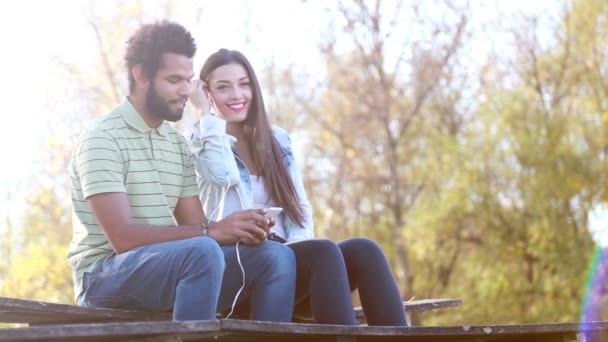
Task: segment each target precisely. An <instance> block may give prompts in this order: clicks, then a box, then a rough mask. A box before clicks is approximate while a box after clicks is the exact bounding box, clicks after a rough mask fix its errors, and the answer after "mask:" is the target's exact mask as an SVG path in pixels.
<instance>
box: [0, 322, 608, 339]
mask: <svg viewBox="0 0 608 342" xmlns="http://www.w3.org/2000/svg"><path fill="white" fill-rule="evenodd" d="M586 326H587V335H586V336H587V337H586V338H583V337H581V336H582V335H579V333H580V325H579V323H554V324H531V325H488V326H442V327H400V328H397V327H366V326H358V327H348V326H337V325H320V324H300V323H269V322H256V321H243V320H230V319H227V320H211V321H190V322H122V323H93V324H67V325H50V326H33V327H25V328H11V329H4V330H0V341H1V342H5V341H15V342H22V341H50V342H53V341H148V342H152V341H155V342H177V341H242V342H247V341H251V342H258V341H269V342H273V341H287V340H288V341H339V342H346V341H412V342H413V341H420V342H431V341H539V342H545V341H546V342H549V341H576V340H577V336H578V337H579V340H586V341H589V342H592V341H593V342H595V341H605V338H606V336H607V335H606V331H607V330H608V322H590V323H586Z"/></svg>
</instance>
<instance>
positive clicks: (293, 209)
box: [200, 49, 304, 226]
mask: <svg viewBox="0 0 608 342" xmlns="http://www.w3.org/2000/svg"><path fill="white" fill-rule="evenodd" d="M226 64H240V65H242V66H243V67H244V68H245V70H246V71H247V76H248V77H249V83H250V86H251V89H252V100H251V105H250V106H249V112H248V113H247V118H246V119H245V122H244V131H245V141H246V142H247V146H248V147H249V153H251V156H252V157H253V162H254V163H255V167H256V169H257V170H259V172H260V175H261V176H263V177H264V184H265V185H266V188H267V189H268V192H269V193H270V196H271V198H272V199H273V200H274V201H275V202H276V203H277V205H279V206H280V207H282V208H283V210H284V211H285V213H286V214H287V215H288V216H289V218H291V220H292V221H294V222H295V223H296V224H297V225H299V226H302V225H303V223H304V213H303V212H302V207H301V206H300V201H299V198H298V194H297V192H296V190H295V187H294V184H293V180H292V179H291V177H290V176H289V173H288V172H287V166H286V165H285V163H284V162H283V158H281V150H280V147H279V143H278V141H277V139H276V137H275V136H274V134H273V133H272V128H271V127H270V123H269V122H268V118H267V116H266V109H265V107H264V99H263V98H262V91H261V90H260V84H259V83H258V78H257V76H256V75H255V72H254V71H253V68H252V67H251V64H250V63H249V61H248V60H247V58H245V56H244V55H243V54H242V53H240V52H238V51H235V50H227V49H220V50H219V51H217V52H215V53H214V54H212V55H211V56H209V58H207V60H206V61H205V64H204V65H203V67H202V69H201V73H200V79H201V80H203V81H205V82H208V81H209V79H208V78H209V75H210V74H211V73H212V72H213V71H214V70H215V69H217V68H219V67H221V66H223V65H226Z"/></svg>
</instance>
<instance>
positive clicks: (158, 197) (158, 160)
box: [68, 98, 198, 297]
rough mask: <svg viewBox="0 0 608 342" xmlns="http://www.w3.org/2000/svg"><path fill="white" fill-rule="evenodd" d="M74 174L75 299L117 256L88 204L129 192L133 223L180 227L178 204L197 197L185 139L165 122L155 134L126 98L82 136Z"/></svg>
mask: <svg viewBox="0 0 608 342" xmlns="http://www.w3.org/2000/svg"><path fill="white" fill-rule="evenodd" d="M70 171H71V178H72V205H73V208H74V211H73V218H72V224H73V234H74V235H73V238H72V242H71V243H70V247H69V249H68V262H69V263H70V266H71V267H72V272H73V276H74V292H75V295H76V297H78V295H80V293H81V292H82V278H83V276H84V273H85V272H87V271H89V270H91V269H92V268H93V267H94V265H95V263H96V262H98V261H100V260H103V259H104V258H105V257H107V256H109V255H111V254H112V253H114V251H113V249H112V246H111V245H110V242H109V241H108V239H107V238H106V236H105V235H104V232H103V230H102V229H101V227H100V226H99V224H98V223H97V220H96V218H95V215H93V213H92V211H91V208H90V206H89V203H88V201H87V198H89V197H90V196H93V195H96V194H100V193H108V192H124V193H126V194H127V196H128V199H129V204H130V206H131V215H132V216H133V221H134V222H136V223H141V224H149V225H158V226H175V225H176V222H175V218H174V217H173V211H174V210H175V206H176V205H177V201H178V200H179V199H180V198H182V197H190V196H198V187H197V184H196V176H195V171H194V163H193V160H192V155H191V153H190V150H189V149H188V146H187V144H186V141H185V140H184V138H183V137H182V135H181V134H179V133H178V132H177V131H176V130H175V129H174V128H173V127H171V125H169V124H168V123H166V122H163V123H162V125H161V126H160V127H158V128H156V129H154V128H150V127H149V126H148V125H147V124H146V123H145V122H144V120H143V119H142V117H141V116H140V115H139V114H138V113H137V111H136V110H135V108H134V107H133V105H132V104H131V102H129V100H128V99H127V98H125V100H124V101H123V102H122V103H121V104H120V105H119V106H118V107H116V108H115V109H113V110H112V111H110V112H109V113H107V114H105V115H102V116H101V117H99V118H98V119H96V120H95V121H94V122H93V124H92V125H91V126H90V127H89V128H88V129H87V130H86V131H85V132H84V133H83V134H82V135H81V136H80V138H79V141H78V144H77V145H76V148H75V150H74V153H73V155H72V165H71V170H70Z"/></svg>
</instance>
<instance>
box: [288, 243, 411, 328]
mask: <svg viewBox="0 0 608 342" xmlns="http://www.w3.org/2000/svg"><path fill="white" fill-rule="evenodd" d="M338 246H339V247H340V250H341V251H342V255H343V256H344V261H345V263H346V269H347V272H348V280H349V283H350V287H351V289H358V290H359V297H360V298H361V305H362V306H363V312H364V313H365V318H366V320H367V324H368V325H384V326H405V325H406V320H405V311H404V310H403V303H402V299H401V295H400V294H399V288H398V287H397V283H396V282H395V278H394V277H393V274H392V273H391V270H390V267H389V265H388V262H387V260H386V257H385V256H384V253H383V252H382V249H381V248H380V246H378V244H376V243H375V242H374V241H372V240H369V239H363V238H353V239H348V240H345V241H342V242H339V243H338ZM296 258H297V255H296Z"/></svg>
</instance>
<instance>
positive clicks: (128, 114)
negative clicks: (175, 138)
mask: <svg viewBox="0 0 608 342" xmlns="http://www.w3.org/2000/svg"><path fill="white" fill-rule="evenodd" d="M118 109H119V110H120V113H121V115H122V117H123V119H124V120H125V122H126V123H127V125H129V126H131V127H133V128H135V129H136V130H137V131H138V132H140V133H147V132H150V131H156V133H158V134H159V135H162V136H164V137H166V136H167V135H168V134H169V127H170V125H169V124H168V123H167V122H166V121H164V120H163V122H162V123H161V124H160V126H159V127H158V128H151V127H150V126H148V124H147V123H146V122H145V121H144V119H143V118H142V117H141V115H140V114H139V113H138V112H137V110H136V109H135V107H133V104H132V103H131V101H129V98H128V97H125V99H124V100H123V101H122V103H121V104H120V105H119V106H118Z"/></svg>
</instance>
